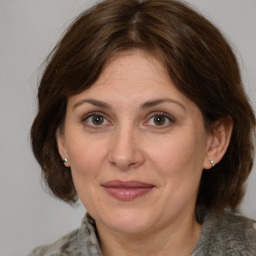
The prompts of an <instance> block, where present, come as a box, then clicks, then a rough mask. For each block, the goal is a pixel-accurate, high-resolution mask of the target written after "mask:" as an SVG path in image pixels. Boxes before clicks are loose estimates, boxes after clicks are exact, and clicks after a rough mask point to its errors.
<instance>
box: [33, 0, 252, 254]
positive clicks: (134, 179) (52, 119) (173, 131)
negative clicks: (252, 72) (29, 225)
mask: <svg viewBox="0 0 256 256" xmlns="http://www.w3.org/2000/svg"><path fill="white" fill-rule="evenodd" d="M38 99H39V109H38V114H37V116H36V118H35V120H34V123H33V126H32V130H31V138H32V146H33V152H34V154H35V157H36V159H37V160H38V162H39V163H40V165H41V166H42V170H43V174H44V177H45V180H46V183H47V184H48V186H49V188H50V190H51V191H52V192H53V194H54V195H55V196H57V197H58V198H60V199H62V200H64V201H66V202H70V203H73V202H75V201H76V200H77V196H78V197H79V198H80V200H81V201H82V203H83V204H84V206H85V208H86V209H87V212H88V213H87V214H86V216H85V218H84V220H83V222H82V225H81V227H80V228H79V229H78V230H75V231H74V232H72V233H70V234H68V235H66V236H65V237H63V238H61V239H60V240H58V241H57V242H55V243H53V244H51V245H48V246H42V247H38V248H36V249H35V250H34V251H33V252H32V253H31V255H97V256H98V255H104V256H108V255H111V256H113V255H193V256H195V255H255V254H256V230H255V223H254V222H253V221H252V220H249V219H247V218H245V217H241V216H237V215H235V214H233V213H232V212H234V211H235V209H236V208H237V206H238V205H239V202H240V201H241V199H242V197H243V193H244V183H245V181H246V179H247V177H248V175H249V173H250V171H251V168H252V164H253V145H252V139H253V133H254V131H255V123H256V121H255V116H254V114H253V111H252V108H251V106H250V104H249V102H248V99H247V97H246V95H245V93H244V90H243V87H242V82H241V77H240V72H239V67H238V64H237V61H236V58H235V56H234V54H233V52H232V50H231V48H230V46H229V45H228V44H227V42H226V40H225V39H224V37H223V36H222V34H221V33H220V32H219V31H218V29H217V28H215V27H214V26H213V25H212V24H211V23H209V21H208V20H206V19H205V18H204V17H202V16H201V15H200V14H198V13H196V12H195V11H193V10H191V9H190V8H189V7H187V6H186V5H184V4H183V3H181V2H179V1H173V0H145V1H138V0H129V1H119V0H105V1H103V2H101V3H99V4H97V5H95V6H94V7H92V8H91V9H89V10H87V11H85V12H84V13H82V14H81V15H80V16H79V17H78V18H77V20H76V21H75V22H74V23H73V24H72V26H71V27H70V28H69V30H68V31H67V32H66V34H65V35H64V37H63V39H62V40H61V41H60V42H59V43H58V45H57V46H56V48H55V49H54V51H53V52H52V53H51V55H50V57H49V60H48V65H47V67H46V69H45V72H44V74H43V77H42V79H41V83H40V86H39V92H38Z"/></svg>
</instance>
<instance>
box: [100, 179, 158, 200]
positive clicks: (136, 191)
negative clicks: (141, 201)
mask: <svg viewBox="0 0 256 256" xmlns="http://www.w3.org/2000/svg"><path fill="white" fill-rule="evenodd" d="M102 187H103V188H104V189H105V190H106V192H107V193H108V194H109V195H110V196H112V197H114V198H116V199H119V200H123V201H131V200H134V199H136V198H138V197H140V196H143V195H145V194H147V193H149V192H150V191H151V190H152V189H153V188H154V187H155V186H154V185H153V184H149V183H144V182H140V181H135V180H131V181H120V180H111V181H108V182H106V183H103V184H102Z"/></svg>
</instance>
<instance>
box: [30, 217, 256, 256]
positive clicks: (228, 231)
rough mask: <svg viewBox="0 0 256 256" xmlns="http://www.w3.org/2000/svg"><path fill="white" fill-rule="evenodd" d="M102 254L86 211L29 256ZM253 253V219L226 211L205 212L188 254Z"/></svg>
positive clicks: (255, 233)
mask: <svg viewBox="0 0 256 256" xmlns="http://www.w3.org/2000/svg"><path fill="white" fill-rule="evenodd" d="M67 255H69V256H70V255H72V256H102V253H101V250H100V246H99V242H98V239H97V236H96V228H95V222H94V220H93V219H92V218H91V217H90V216H89V215H88V214H86V215H85V217H84V219H83V221H82V225H81V227H80V228H79V229H77V230H75V231H73V232H71V233H70V234H68V235H66V236H64V237H62V238H61V239H59V240H58V241H56V242H55V243H53V244H50V245H44V246H40V247H37V248H36V249H34V250H33V251H32V252H31V254H29V256H67ZM224 255H225V256H256V222H254V221H253V220H250V219H247V218H245V217H242V216H237V215H234V214H231V213H228V212H225V213H222V214H208V215H207V216H206V217H205V219H204V222H203V227H202V231H201V235H200V237H199V239H198V241H197V244H196V246H195V249H194V251H193V253H192V254H191V256H224Z"/></svg>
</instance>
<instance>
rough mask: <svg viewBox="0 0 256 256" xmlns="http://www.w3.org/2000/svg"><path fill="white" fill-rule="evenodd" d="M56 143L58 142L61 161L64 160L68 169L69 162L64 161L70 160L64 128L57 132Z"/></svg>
mask: <svg viewBox="0 0 256 256" xmlns="http://www.w3.org/2000/svg"><path fill="white" fill-rule="evenodd" d="M55 136H56V141H57V147H58V151H59V154H60V157H61V159H62V160H63V163H64V165H65V166H66V167H70V165H69V162H68V161H64V159H68V154H67V151H66V143H65V136H64V131H63V128H60V127H59V128H58V129H57V131H56V135H55Z"/></svg>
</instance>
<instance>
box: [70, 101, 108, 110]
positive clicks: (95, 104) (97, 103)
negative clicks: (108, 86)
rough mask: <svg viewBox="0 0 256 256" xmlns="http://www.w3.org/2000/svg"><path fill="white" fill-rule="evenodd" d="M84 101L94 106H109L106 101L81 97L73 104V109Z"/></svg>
mask: <svg viewBox="0 0 256 256" xmlns="http://www.w3.org/2000/svg"><path fill="white" fill-rule="evenodd" d="M84 103H90V104H92V105H94V106H96V107H100V108H108V109H109V108H111V106H110V105H109V104H108V103H106V102H103V101H99V100H93V99H83V100H80V101H78V102H77V103H76V104H75V105H74V106H73V109H75V108H77V107H79V106H81V105H82V104H84Z"/></svg>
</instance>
